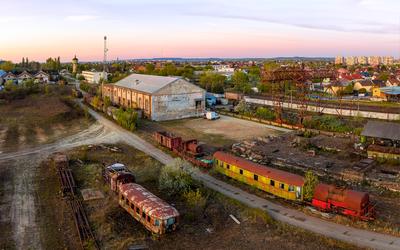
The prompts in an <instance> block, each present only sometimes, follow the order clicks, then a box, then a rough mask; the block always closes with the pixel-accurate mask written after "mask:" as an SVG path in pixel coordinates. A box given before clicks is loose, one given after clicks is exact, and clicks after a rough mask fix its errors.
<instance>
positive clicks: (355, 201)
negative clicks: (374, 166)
mask: <svg viewBox="0 0 400 250" xmlns="http://www.w3.org/2000/svg"><path fill="white" fill-rule="evenodd" d="M312 205H313V206H314V207H316V208H318V209H320V210H323V211H327V212H335V213H338V214H343V215H348V216H352V217H356V218H360V219H362V220H373V219H374V218H375V204H373V203H372V202H371V200H370V199H369V194H368V193H365V192H359V191H355V190H349V189H341V188H337V187H335V186H332V185H327V184H322V183H321V184H318V185H317V186H316V187H315V190H314V198H313V200H312Z"/></svg>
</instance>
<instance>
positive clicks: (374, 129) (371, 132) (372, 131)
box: [361, 121, 400, 140]
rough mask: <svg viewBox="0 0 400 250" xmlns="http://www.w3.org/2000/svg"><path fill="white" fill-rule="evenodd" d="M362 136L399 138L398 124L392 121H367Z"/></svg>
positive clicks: (399, 126)
mask: <svg viewBox="0 0 400 250" xmlns="http://www.w3.org/2000/svg"><path fill="white" fill-rule="evenodd" d="M361 135H363V136H367V137H375V138H382V139H391V140H400V124H399V123H394V122H382V121H368V123H367V124H366V125H365V126H364V130H363V132H362V133H361Z"/></svg>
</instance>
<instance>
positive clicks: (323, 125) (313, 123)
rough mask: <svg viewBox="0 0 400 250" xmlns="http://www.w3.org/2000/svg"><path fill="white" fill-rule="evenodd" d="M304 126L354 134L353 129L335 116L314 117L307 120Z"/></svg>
mask: <svg viewBox="0 0 400 250" xmlns="http://www.w3.org/2000/svg"><path fill="white" fill-rule="evenodd" d="M303 125H304V126H305V127H306V128H311V129H318V130H324V131H330V132H340V133H345V132H352V131H353V128H352V127H350V126H348V125H347V124H346V123H345V122H344V121H343V120H341V119H340V118H338V117H335V116H328V115H322V116H314V117H312V119H309V120H305V121H304V122H303Z"/></svg>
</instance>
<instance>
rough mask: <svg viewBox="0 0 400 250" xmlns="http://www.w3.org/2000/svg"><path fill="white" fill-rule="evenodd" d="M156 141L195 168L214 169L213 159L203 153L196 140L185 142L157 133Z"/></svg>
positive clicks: (173, 136)
mask: <svg viewBox="0 0 400 250" xmlns="http://www.w3.org/2000/svg"><path fill="white" fill-rule="evenodd" d="M154 139H155V140H156V141H157V142H158V143H159V144H160V145H162V146H164V147H166V148H168V149H169V150H171V151H173V152H174V153H175V154H177V155H179V156H180V157H182V158H183V159H185V160H187V161H189V162H191V163H193V164H194V165H195V166H198V167H204V168H210V167H212V157H209V156H207V155H206V154H205V153H204V152H203V148H202V146H201V144H200V143H199V142H198V141H197V140H196V139H192V140H188V141H184V140H182V138H181V137H177V136H175V135H174V134H172V133H168V132H165V131H159V132H155V133H154Z"/></svg>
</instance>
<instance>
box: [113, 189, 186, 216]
mask: <svg viewBox="0 0 400 250" xmlns="http://www.w3.org/2000/svg"><path fill="white" fill-rule="evenodd" d="M119 190H120V192H121V193H122V194H123V195H124V196H125V197H126V198H127V199H128V200H129V201H130V202H132V203H134V204H135V205H137V206H139V207H141V208H142V210H143V211H145V212H146V214H148V215H150V216H153V217H155V218H158V219H160V220H165V219H168V218H171V217H177V216H179V212H178V210H176V209H175V208H174V207H173V206H171V205H169V204H168V203H166V202H165V201H163V200H161V199H160V198H158V197H157V196H155V195H154V194H152V193H151V192H150V191H148V190H147V189H145V188H144V187H142V186H141V185H139V184H136V183H127V184H123V185H121V186H120V187H119Z"/></svg>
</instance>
